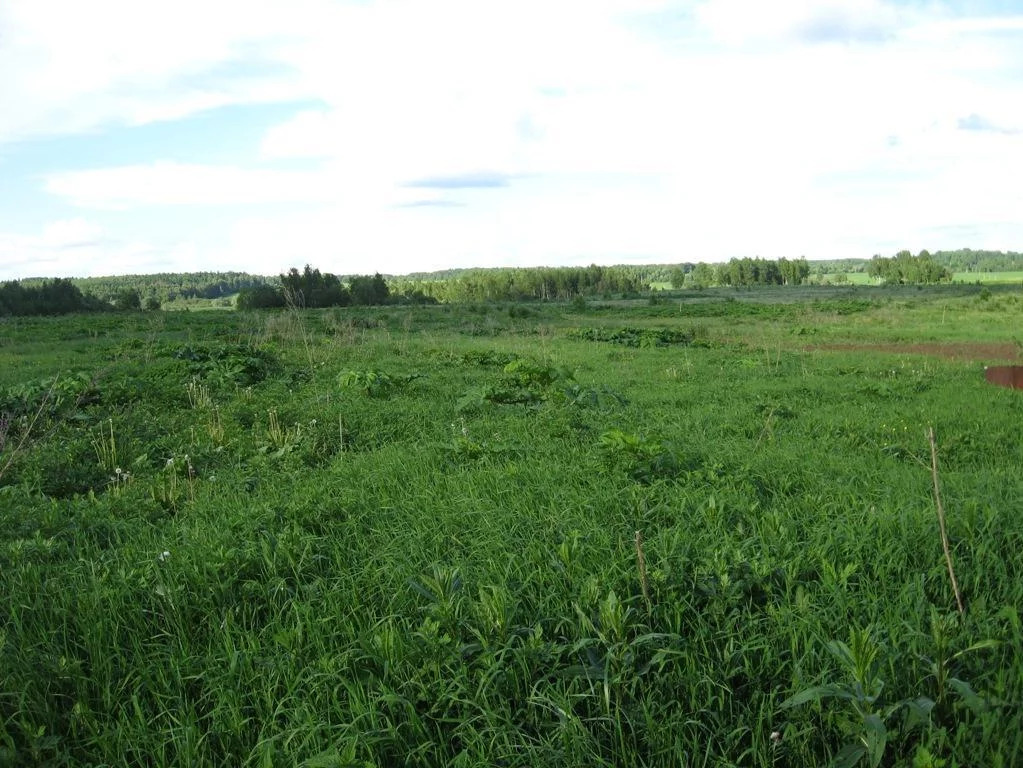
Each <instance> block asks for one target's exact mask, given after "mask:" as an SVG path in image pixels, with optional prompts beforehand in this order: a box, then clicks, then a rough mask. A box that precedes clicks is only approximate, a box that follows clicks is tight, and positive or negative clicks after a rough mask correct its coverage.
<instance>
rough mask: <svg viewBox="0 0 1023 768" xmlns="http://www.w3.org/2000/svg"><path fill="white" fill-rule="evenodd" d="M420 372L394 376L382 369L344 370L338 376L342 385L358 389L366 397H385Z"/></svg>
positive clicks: (413, 379) (420, 375)
mask: <svg viewBox="0 0 1023 768" xmlns="http://www.w3.org/2000/svg"><path fill="white" fill-rule="evenodd" d="M420 378H422V374H419V373H413V374H410V375H408V376H396V375H392V374H389V373H385V372H384V371H379V370H368V371H345V372H344V373H342V374H341V375H340V376H339V377H338V381H339V383H340V384H341V386H342V387H346V388H349V389H357V390H360V391H361V392H362V393H363V394H364V395H366V396H368V397H387V396H388V395H390V394H392V393H394V392H396V391H398V390H400V389H403V388H404V387H406V386H408V385H409V384H410V383H412V382H413V381H415V380H416V379H420Z"/></svg>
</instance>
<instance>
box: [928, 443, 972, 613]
mask: <svg viewBox="0 0 1023 768" xmlns="http://www.w3.org/2000/svg"><path fill="white" fill-rule="evenodd" d="M927 439H928V440H930V443H931V480H933V481H934V504H935V507H936V508H937V511H938V527H939V528H940V530H941V546H942V549H944V550H945V564H946V565H947V566H948V578H949V579H950V580H951V581H952V591H953V592H955V596H956V605H957V606H958V607H959V614H960V615H964V614H965V613H966V609H965V608H964V607H963V596H962V594H960V592H959V582H958V581H956V572H955V568H953V567H952V550H951V549H950V548H949V545H948V533H947V532H946V530H945V507H944V505H942V503H941V490H940V485H939V483H938V445H937V442H936V441H935V439H934V427H928V428H927Z"/></svg>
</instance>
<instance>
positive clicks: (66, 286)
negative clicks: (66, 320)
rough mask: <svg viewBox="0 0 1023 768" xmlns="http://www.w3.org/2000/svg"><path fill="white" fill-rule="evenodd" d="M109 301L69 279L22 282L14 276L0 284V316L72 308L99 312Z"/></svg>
mask: <svg viewBox="0 0 1023 768" xmlns="http://www.w3.org/2000/svg"><path fill="white" fill-rule="evenodd" d="M109 309H112V307H111V305H110V304H109V303H107V302H105V301H103V300H101V299H98V298H97V297H95V296H93V295H92V294H91V293H82V291H81V290H80V289H79V288H78V286H76V285H75V284H74V283H72V282H71V281H70V280H63V279H60V278H58V279H56V280H43V281H41V282H39V283H38V284H35V285H22V283H21V282H20V281H18V280H11V281H9V282H5V283H2V284H0V316H2V317H10V316H20V315H66V314H70V313H72V312H102V311H104V310H109Z"/></svg>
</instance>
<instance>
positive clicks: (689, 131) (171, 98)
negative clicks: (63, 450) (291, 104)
mask: <svg viewBox="0 0 1023 768" xmlns="http://www.w3.org/2000/svg"><path fill="white" fill-rule="evenodd" d="M64 6H68V8H67V9H65V8H64ZM61 11H66V13H65V14H64V15H63V16H62V15H61ZM641 12H650V13H659V14H662V15H663V14H668V15H671V14H675V16H677V17H678V18H680V19H682V20H683V22H682V23H681V24H678V25H675V26H671V25H665V26H664V28H663V29H658V28H656V27H655V28H654V29H653V31H651V30H650V29H646V32H645V35H646V36H644V34H643V33H640V32H637V31H636V27H635V25H632V24H629V23H627V21H628V19H629V18H633V17H635V15H636V14H637V13H641ZM0 15H2V16H3V18H0V23H4V22H7V23H8V24H10V25H12V26H11V28H12V29H14V30H15V34H13V35H12V36H11V37H9V38H6V39H7V40H8V42H3V41H0V99H3V103H4V104H13V105H16V108H13V109H5V110H3V111H2V112H0V142H3V141H4V140H5V139H7V140H10V139H11V138H13V137H26V136H33V135H38V134H40V133H48V134H52V133H60V132H72V133H73V132H80V131H85V130H102V126H104V125H107V124H109V123H122V124H138V123H143V122H146V121H151V120H158V119H177V118H182V117H185V116H187V115H188V114H190V113H191V112H194V111H197V110H201V109H206V108H210V107H213V106H217V105H220V104H226V103H242V102H258V101H265V100H275V99H281V100H296V99H314V100H316V101H317V102H318V103H319V104H320V105H321V106H319V107H317V108H315V109H309V108H305V109H303V110H302V111H300V112H298V113H296V114H295V115H294V116H293V117H292V118H290V119H288V120H286V121H283V122H281V123H280V124H279V125H276V126H273V127H271V128H270V129H269V130H268V131H267V132H266V134H265V136H264V137H263V141H262V144H261V146H260V148H259V156H258V157H252V158H250V159H249V161H248V162H245V160H244V159H242V160H238V159H233V160H232V164H231V165H214V164H200V163H188V162H174V163H171V162H165V161H162V160H161V158H159V157H153V158H152V160H151V161H149V162H143V163H137V164H131V165H117V166H113V167H104V168H93V169H87V170H75V171H64V172H53V173H47V174H43V175H41V178H42V183H43V184H44V188H45V190H46V191H47V192H49V193H50V194H51V195H52V196H54V198H55V199H58V200H61V201H65V202H67V203H70V204H72V205H74V206H77V207H78V208H80V209H103V210H131V209H135V208H140V207H156V206H167V207H171V206H173V207H174V208H173V210H169V211H168V216H174V217H179V218H180V221H181V222H182V227H181V228H182V230H184V231H186V232H187V230H188V221H189V218H188V217H189V209H195V208H201V207H208V206H238V205H253V206H256V205H258V206H260V209H259V212H258V214H255V213H254V214H252V215H250V216H244V217H242V218H239V219H238V220H227V221H225V222H224V224H223V230H224V231H223V232H222V233H221V234H222V239H223V240H225V241H227V242H229V245H227V246H220V245H217V244H215V243H213V242H212V241H206V240H202V239H201V238H200V237H199V236H198V235H196V238H198V239H197V241H196V242H195V244H194V245H193V246H190V247H191V248H192V250H189V249H188V248H185V247H184V246H181V245H179V244H174V243H171V244H169V245H158V246H147V247H153V248H155V250H156V251H158V252H159V253H161V254H166V253H172V252H174V253H177V254H178V255H179V256H180V255H181V254H186V256H187V254H192V257H194V258H195V259H197V260H199V261H202V262H203V263H204V264H205V265H209V264H214V263H215V264H218V265H224V266H225V267H226V266H232V265H241V266H242V267H243V268H250V269H255V268H257V267H258V270H257V271H269V272H275V271H277V270H279V269H281V268H283V267H284V266H286V265H287V264H288V263H292V262H296V263H297V262H304V261H306V260H309V261H310V262H317V260H319V259H322V260H323V262H322V265H323V266H324V268H330V269H335V270H336V271H343V272H347V271H360V270H361V271H367V270H369V269H371V268H373V269H375V268H380V269H386V270H387V271H401V270H403V269H407V270H411V269H421V268H423V267H424V266H425V265H430V266H436V267H443V266H448V265H451V264H455V263H459V264H464V265H469V264H486V263H532V264H537V263H544V262H584V263H585V262H587V261H592V260H601V261H615V260H622V259H626V258H636V259H648V260H665V261H670V260H677V259H682V258H684V259H701V258H703V259H722V258H728V257H730V256H737V255H745V254H750V253H759V254H761V255H764V256H793V255H799V254H801V253H805V254H806V255H807V256H808V257H810V258H826V257H832V256H869V255H870V254H871V253H873V252H874V251H875V250H878V249H880V248H883V247H886V246H884V245H881V244H887V243H889V242H897V243H899V244H900V247H901V246H902V245H905V246H906V247H910V248H913V249H918V248H921V247H929V248H932V249H934V248H939V247H948V246H958V245H971V244H974V243H971V242H952V241H951V240H948V239H945V240H939V239H936V238H939V237H942V238H947V237H949V236H948V235H946V234H941V233H942V232H944V230H940V229H939V228H940V227H943V226H963V227H972V232H973V233H974V235H973V236H975V237H976V236H977V234H976V233H977V232H997V233H999V235H998V236H999V237H1006V236H1016V237H1023V221H1021V219H1020V216H1019V214H1018V213H1017V211H1019V210H1023V205H1021V203H1023V198H1021V193H1020V192H1019V191H1018V185H1017V184H1016V183H1015V179H1016V178H1018V177H1019V175H1020V173H1021V172H1023V148H1021V145H1020V141H1019V135H1018V134H1017V133H1015V132H1017V131H1023V98H1021V96H1023V94H1021V90H1023V89H1021V85H1020V81H1019V78H1018V73H1019V72H1020V71H1023V46H1021V45H1019V42H1020V32H1021V31H1023V16H1015V17H1013V16H1007V17H963V16H956V15H955V14H952V13H951V12H950V11H948V10H947V8H946V6H943V5H941V4H930V5H914V6H912V7H910V6H905V5H898V4H895V3H893V2H887V1H886V0H813V1H811V0H779V2H776V3H766V4H765V3H748V2H741V1H740V0H706V1H704V2H693V3H672V2H654V1H653V0H644V1H643V2H639V0H589V1H588V2H587V1H584V0H563V1H562V2H555V3H552V2H549V0H522V1H521V2H516V3H510V2H509V3H480V2H478V0H435V1H434V2H431V3H419V2H410V1H408V0H377V2H372V3H333V2H328V0H301V1H300V3H299V4H297V5H296V4H294V3H291V4H287V5H285V4H280V3H276V2H242V0H224V2H218V3H213V4H210V3H208V2H200V0H183V2H182V3H178V4H174V5H165V6H160V7H157V6H152V7H150V4H139V3H136V2H130V1H129V0H97V2H96V3H91V4H87V5H82V4H80V3H79V4H70V3H64V2H57V0H14V2H13V3H8V4H7V5H5V6H4V7H3V10H0ZM653 18H660V17H658V16H654V17H653ZM54 19H59V20H60V23H57V24H55V23H53V20H54ZM651 35H653V37H654V38H655V39H656V43H655V42H654V41H652V40H651ZM10 41H13V42H10ZM14 73H17V74H14ZM296 159H297V160H303V161H304V162H303V163H302V165H301V166H300V167H301V168H303V170H281V163H282V161H285V162H287V161H294V160H296ZM77 165H80V164H77ZM286 167H289V168H294V167H295V166H294V165H290V166H286ZM484 175H489V176H490V177H492V178H495V179H507V180H508V183H507V185H506V186H501V187H497V188H493V189H481V188H472V187H473V184H472V183H466V184H465V185H463V186H464V187H466V188H458V184H457V183H454V181H452V180H454V179H456V177H466V178H468V179H469V180H470V181H471V179H473V178H475V179H480V178H483V176H484ZM424 179H433V180H435V182H436V183H434V184H433V185H432V186H430V185H427V186H418V187H410V186H409V184H410V183H411V182H416V181H417V180H418V181H420V182H421V181H422V180H424ZM437 180H440V181H437ZM449 182H450V183H449ZM475 186H476V187H479V186H480V185H479V184H476V185H475ZM444 187H447V188H444ZM423 204H427V205H423ZM410 205H419V206H420V207H416V208H411V207H410V208H403V207H402V206H410ZM277 206H286V209H285V208H278V207H277ZM455 206H461V207H455ZM296 207H300V208H303V210H301V211H298V212H296V211H295V210H294V209H295V208H296ZM232 215H233V214H232ZM84 226H87V223H85V224H83V223H82V222H81V221H80V222H79V223H78V224H75V225H71V224H68V223H66V222H65V223H64V224H61V225H60V227H58V229H57V230H55V234H53V235H51V236H52V237H57V236H58V235H59V236H64V235H62V234H61V228H63V229H64V230H67V232H66V235H67V237H70V238H72V239H73V237H72V236H74V237H80V239H81V240H82V242H85V241H86V240H87V238H86V235H87V234H89V233H88V232H87V231H85V229H84V228H83V227H84ZM75 227H78V228H79V230H80V231H76V230H75ZM964 231H965V230H964ZM1007 233H1008V235H1007ZM93 234H95V233H93ZM39 238H42V239H45V238H44V237H43V236H42V235H40V236H37V238H36V239H35V240H33V241H32V242H33V243H35V245H34V246H33V247H35V248H37V249H41V250H40V252H42V250H45V248H51V249H55V250H58V251H59V250H60V249H61V248H63V247H64V246H62V245H60V244H59V243H57V242H54V243H50V244H49V245H45V244H44V243H43V242H42V240H40V239H39ZM109 239H110V242H117V241H116V239H115V235H109ZM152 239H153V240H154V242H159V239H158V238H155V237H154V238H152ZM37 240H38V242H37ZM988 244H990V243H988ZM65 245H66V244H65ZM976 245H977V247H980V244H979V243H976ZM1004 245H1006V246H1011V245H1013V243H1011V242H1009V243H1006V244H1004ZM110 247H111V248H112V249H113V250H114V252H115V253H118V254H124V253H128V252H129V251H126V250H125V247H124V246H123V245H119V246H116V247H115V246H113V245H111V246H110ZM1017 247H1018V246H1017ZM118 248H120V250H117V249H118ZM65 250H66V248H65ZM129 250H130V249H129ZM132 252H135V253H138V254H142V253H143V252H144V248H143V247H142V246H138V247H137V248H136V250H135V251H132ZM116 258H120V256H118V257H116ZM139 258H142V256H139ZM161 258H164V256H161ZM167 258H170V257H169V256H168V257H167ZM346 259H352V260H353V261H352V262H351V266H342V265H339V264H337V263H336V262H337V261H341V262H344V263H345V264H348V262H347V261H346ZM135 271H138V270H135Z"/></svg>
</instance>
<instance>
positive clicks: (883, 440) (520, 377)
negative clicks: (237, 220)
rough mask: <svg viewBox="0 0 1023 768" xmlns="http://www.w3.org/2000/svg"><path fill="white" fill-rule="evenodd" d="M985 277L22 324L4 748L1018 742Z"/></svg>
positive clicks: (613, 749) (619, 748)
mask: <svg viewBox="0 0 1023 768" xmlns="http://www.w3.org/2000/svg"><path fill="white" fill-rule="evenodd" d="M628 274H629V275H635V276H637V278H638V277H643V276H644V274H645V273H642V272H640V271H638V270H637V271H635V272H629V273H628ZM649 274H650V275H653V274H654V272H653V271H652V270H651V271H650V272H649ZM687 274H689V273H687ZM979 291H980V288H979V287H978V288H974V287H973V286H938V287H931V288H927V289H925V290H922V291H917V290H916V288H915V287H913V289H912V290H911V291H900V290H899V289H898V288H881V287H876V288H858V287H857V288H853V287H850V288H843V289H840V290H836V289H827V288H817V287H800V288H795V287H792V286H784V287H778V288H776V289H772V288H757V289H752V290H749V291H745V290H743V291H734V290H733V289H731V288H727V289H715V288H707V289H706V291H705V292H704V293H703V294H701V295H693V296H689V295H686V296H675V297H674V298H668V297H667V296H665V298H664V300H663V301H662V302H660V303H658V304H657V305H655V306H651V305H649V304H648V303H647V302H646V301H645V300H637V301H632V302H628V301H626V302H621V301H617V300H616V301H614V302H613V303H612V302H610V301H607V302H603V303H598V302H597V301H590V302H589V306H588V307H587V308H586V315H587V318H590V319H588V321H587V322H590V323H591V324H592V325H594V326H597V327H603V328H607V329H610V331H611V332H612V333H613V332H615V330H616V329H617V330H620V329H636V330H637V331H642V330H650V331H652V332H653V333H652V335H650V336H649V338H650V342H648V343H642V342H641V341H640V342H635V343H607V344H595V343H593V342H592V341H591V340H589V339H588V338H585V337H581V336H579V335H578V334H577V333H576V331H575V328H576V327H577V325H578V322H579V315H578V314H573V313H571V312H570V311H569V310H570V308H569V307H568V306H566V305H558V304H546V305H541V304H538V303H532V304H529V305H528V307H527V308H528V310H529V312H530V313H532V314H531V315H530V316H529V317H523V318H521V319H519V318H511V317H510V314H511V307H510V306H507V305H493V304H489V303H486V302H485V301H483V300H481V301H479V302H477V303H476V304H474V309H473V310H472V311H470V309H469V308H468V307H457V306H437V307H429V306H424V307H416V308H415V309H414V311H413V310H400V311H396V310H394V309H393V308H391V309H389V310H386V311H382V310H379V309H374V308H343V309H339V310H337V311H336V312H335V311H332V310H328V311H326V312H323V311H320V310H316V309H312V310H309V309H307V310H302V309H289V310H288V311H286V312H279V313H275V314H271V315H270V316H265V315H264V316H261V315H259V314H257V313H250V312H242V313H232V312H224V313H174V312H161V313H159V314H150V313H97V314H93V315H89V316H72V317H59V318H48V317H30V318H8V319H6V320H5V321H4V324H3V330H4V333H3V334H0V604H2V605H3V620H2V621H0V679H2V680H3V681H4V685H3V686H2V688H3V691H4V692H14V693H13V694H10V695H8V694H7V693H3V694H0V764H4V763H6V764H9V765H17V766H21V765H54V766H75V765H152V766H171V765H230V766H234V765H238V766H261V765H350V764H355V765H376V766H384V765H423V766H433V765H454V766H457V765H508V766H534V765H535V766H547V765H586V766H590V765H595V766H625V767H627V768H639V766H659V765H690V764H692V765H743V766H747V765H748V766H754V767H755V768H768V767H771V768H773V767H775V766H818V765H827V764H828V763H829V762H830V761H832V760H834V759H835V758H836V757H841V759H842V760H846V761H847V762H852V761H858V763H859V764H860V765H868V764H871V763H875V762H876V763H877V764H879V765H881V766H908V765H913V766H916V767H917V768H928V767H937V766H942V765H944V766H945V768H950V767H951V766H965V765H985V766H986V765H992V766H997V765H1003V766H1008V765H1013V764H1014V761H1015V760H1016V759H1017V757H1016V756H1017V755H1019V754H1021V753H1023V714H1021V710H1020V707H1019V706H1018V703H1019V701H1020V700H1021V696H1023V639H1021V638H1023V634H1021V622H1020V619H1019V612H1018V611H1019V609H1018V606H1019V605H1020V604H1021V602H1023V588H1021V585H1020V580H1019V578H1018V573H1017V571H1018V568H1017V562H1018V549H1019V546H1018V545H1019V541H1020V539H1021V536H1023V520H1021V518H1020V516H1019V515H1018V514H1016V509H1017V507H1018V499H1019V498H1020V495H1021V489H1023V477H1021V469H1020V468H1021V467H1023V454H1021V452H1020V451H1021V444H1020V441H1019V440H1018V435H1017V432H1018V429H1017V427H1018V419H1016V418H1015V417H1016V416H1017V415H1018V414H1019V412H1020V401H1019V399H1018V397H1016V396H1015V393H1013V392H1011V391H1009V390H1004V389H1000V388H994V387H991V386H989V385H988V384H987V383H986V382H985V381H984V379H983V377H982V375H981V373H980V369H981V362H986V358H985V359H984V360H983V361H982V359H981V357H976V355H981V356H983V355H987V354H989V352H988V351H987V350H989V349H990V348H991V347H992V346H994V345H999V346H998V347H996V348H998V349H1000V348H1001V346H1002V345H1008V346H1007V349H1009V350H1010V351H1012V350H1014V349H1015V345H1014V344H1013V342H1012V334H1013V333H1014V332H1015V330H1014V329H1015V328H1016V327H1017V325H1018V323H1015V322H1014V321H1015V320H1016V319H1017V318H1018V316H1019V314H1020V312H1021V307H1023V302H1021V301H1018V300H1017V299H1018V298H1019V297H1018V295H1017V294H1018V290H1015V289H1012V288H1011V287H999V286H993V287H992V289H991V293H992V295H991V297H990V299H988V300H987V301H983V302H978V301H977V300H976V295H977V293H979ZM733 294H734V295H733ZM143 295H149V294H148V293H145V292H144V293H143ZM644 298H645V297H644ZM728 299H732V300H728ZM847 310H848V311H847ZM694 317H699V318H700V320H699V321H698V322H699V326H698V328H697V327H695V326H694V323H695V322H696V321H694V319H693V318H694ZM996 320H997V321H998V322H995V321H996ZM342 325H343V327H341V326H342ZM800 328H803V329H812V330H813V333H812V335H810V334H807V335H799V334H798V333H797V331H798V329H800ZM472 329H476V331H478V332H479V333H484V332H485V333H487V334H489V336H488V338H487V341H486V343H485V344H483V342H481V341H480V338H479V337H474V336H471V335H470V331H472ZM495 329H499V330H495ZM661 331H671V332H679V333H680V334H682V335H683V337H684V336H688V335H690V333H691V334H692V335H693V336H694V338H693V341H692V342H691V343H689V344H681V343H665V344H663V345H662V344H661V343H658V341H659V339H660V340H665V341H670V340H671V339H672V338H679V337H673V336H670V335H669V336H667V337H659V335H658V334H659V332H661ZM473 332H475V331H473ZM257 340H258V342H257ZM978 341H979V342H984V344H985V346H984V347H976V346H975V345H974V344H973V343H972V342H978ZM808 342H812V345H811V344H809V343H808ZM937 344H941V345H946V346H950V347H953V348H954V350H955V351H956V354H957V356H956V357H954V358H948V359H946V358H941V357H938V356H936V355H934V354H930V355H928V354H923V353H922V352H921V350H929V349H932V348H933V347H934V346H935V345H937ZM849 345H857V346H855V347H854V348H850V347H849ZM909 345H912V348H911V349H907V347H908V346H909ZM978 349H979V350H980V351H979V352H978ZM69 369H70V370H69ZM342 372H343V373H342ZM339 373H340V376H339ZM360 374H361V375H360ZM368 374H374V376H369V375H368ZM349 375H351V381H350V383H349V384H348V386H345V387H342V386H341V385H340V384H339V379H341V380H345V379H346V378H347V377H348V376H349ZM413 379H415V383H414V385H410V383H411V382H412V381H413ZM374 382H375V383H374ZM381 382H383V383H381ZM374 386H376V387H379V388H382V389H381V390H380V392H381V395H380V396H375V397H374V396H366V395H372V391H371V390H372V388H373V387H374ZM463 393H465V394H464V397H460V396H461V395H463ZM502 401H511V402H519V403H520V405H518V406H511V405H504V404H501V403H502ZM522 404H525V407H521V405H522ZM931 424H933V425H934V428H935V432H936V434H937V435H938V445H939V455H940V472H941V477H940V480H941V489H942V495H943V498H944V503H945V507H946V514H947V530H948V535H949V539H950V544H951V547H952V551H953V554H954V560H955V566H956V571H957V574H958V578H959V585H960V588H961V591H962V592H963V595H964V598H965V601H966V606H967V609H966V614H965V616H962V617H960V616H959V615H958V614H956V613H953V611H955V610H956V609H955V603H954V597H953V594H952V591H951V587H950V586H949V582H948V574H947V570H946V566H945V563H944V559H943V553H942V545H941V542H940V537H939V533H938V524H937V521H936V519H935V516H934V512H933V509H932V505H933V501H932V488H931V482H932V481H931V476H930V468H929V463H928V461H927V459H928V458H929V456H928V443H927V440H926V438H925V437H924V431H925V429H926V427H927V426H928V425H931ZM921 461H923V462H924V463H923V464H921ZM118 470H120V471H118ZM637 532H639V535H637ZM850 627H853V628H869V629H868V630H865V631H863V632H860V631H857V632H854V633H850ZM834 638H841V639H842V641H843V642H841V643H830V644H829V643H828V642H827V640H830V639H834ZM786 700H788V701H787V702H786Z"/></svg>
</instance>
